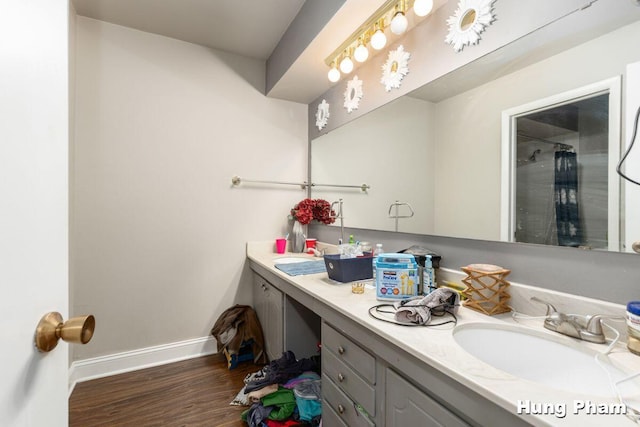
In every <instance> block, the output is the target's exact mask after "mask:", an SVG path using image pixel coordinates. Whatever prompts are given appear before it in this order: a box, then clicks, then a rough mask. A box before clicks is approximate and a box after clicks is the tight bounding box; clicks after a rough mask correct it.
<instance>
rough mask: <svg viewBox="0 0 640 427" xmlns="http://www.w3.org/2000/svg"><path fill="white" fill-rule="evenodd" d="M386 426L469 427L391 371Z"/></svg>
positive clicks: (388, 372) (388, 370) (386, 392)
mask: <svg viewBox="0 0 640 427" xmlns="http://www.w3.org/2000/svg"><path fill="white" fill-rule="evenodd" d="M386 374H387V375H386V384H385V395H386V400H385V407H386V416H385V426H387V427H405V426H421V427H437V426H447V427H462V426H468V424H467V423H465V422H463V421H462V420H461V419H460V418H458V417H456V416H455V415H453V414H452V413H451V412H450V411H448V410H447V409H446V408H445V407H444V406H442V405H440V404H439V403H437V402H436V401H434V400H433V399H432V398H430V397H429V396H428V395H426V394H425V393H423V392H422V391H420V390H419V389H417V388H416V387H414V386H413V385H412V384H411V383H409V382H408V381H407V380H405V379H404V378H402V377H401V376H400V375H398V374H397V373H396V372H395V371H394V370H392V369H391V368H387V370H386Z"/></svg>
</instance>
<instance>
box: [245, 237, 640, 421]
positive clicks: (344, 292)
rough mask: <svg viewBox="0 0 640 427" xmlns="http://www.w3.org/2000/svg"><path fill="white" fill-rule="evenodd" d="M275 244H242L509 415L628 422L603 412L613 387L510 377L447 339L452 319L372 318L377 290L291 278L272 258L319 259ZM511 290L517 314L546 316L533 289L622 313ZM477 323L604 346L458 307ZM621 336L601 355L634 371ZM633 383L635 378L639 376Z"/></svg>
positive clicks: (574, 308)
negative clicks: (279, 250)
mask: <svg viewBox="0 0 640 427" xmlns="http://www.w3.org/2000/svg"><path fill="white" fill-rule="evenodd" d="M273 246H274V244H273V242H250V243H248V244H247V257H248V258H249V259H250V260H252V261H253V262H255V263H258V264H260V265H261V266H262V267H264V268H266V269H268V270H269V271H271V272H272V273H273V274H275V275H277V276H278V277H280V278H282V279H283V280H285V281H287V282H288V283H290V284H291V285H293V286H295V287H296V288H298V289H300V290H301V291H303V292H306V293H308V294H309V295H310V296H313V297H314V298H315V299H316V300H317V301H320V302H322V303H324V304H326V305H327V306H329V307H330V308H331V309H333V310H335V311H337V312H339V313H341V314H343V315H345V316H347V317H349V318H350V319H352V320H353V321H354V322H357V323H358V324H360V325H362V326H364V327H365V328H367V329H368V330H370V331H371V333H374V334H377V335H378V336H379V337H381V338H383V339H384V340H386V341H388V342H389V343H390V344H394V345H396V346H398V347H400V348H402V349H404V350H405V351H407V352H408V353H410V354H411V355H413V356H415V357H416V358H418V359H419V360H421V361H422V362H424V363H425V364H427V365H429V366H431V367H433V368H434V369H437V370H438V371H440V372H442V373H444V374H445V375H447V376H448V377H450V378H452V379H453V380H455V381H457V382H459V383H461V384H463V385H464V386H466V387H468V388H469V389H472V390H473V391H475V392H477V393H478V394H481V395H482V396H484V397H486V398H487V399H488V400H490V401H492V402H494V403H495V404H496V405H499V406H501V407H502V408H504V409H506V410H507V411H509V412H511V413H518V411H519V410H518V408H519V407H520V412H521V414H520V416H521V417H522V418H523V419H524V420H525V421H526V422H528V423H530V424H532V425H538V426H549V425H551V426H556V425H562V426H565V425H566V426H598V427H601V426H603V425H606V426H618V425H620V426H631V425H634V422H633V421H631V420H630V419H629V418H628V417H626V416H625V415H619V414H611V413H602V412H615V410H616V409H618V407H617V406H616V405H618V404H619V401H618V399H616V398H615V397H614V396H613V392H612V393H611V397H606V396H604V397H603V396H595V395H589V394H578V393H574V392H568V391H564V390H560V389H556V388H552V387H550V386H544V385H541V384H539V383H536V382H533V381H527V380H524V379H521V378H518V377H515V376H513V375H511V374H508V373H506V372H503V371H501V370H499V369H496V368H494V367H492V366H491V365H489V364H486V363H484V362H482V361H480V360H479V359H477V358H475V357H474V356H472V355H471V354H469V353H467V352H466V351H465V350H464V349H463V348H462V347H460V345H458V343H457V342H456V341H455V339H454V338H453V330H454V326H452V325H445V326H437V327H429V328H415V327H405V326H399V325H394V324H390V323H386V322H383V321H380V320H377V319H374V318H373V317H371V316H370V315H369V309H370V308H371V307H372V306H375V305H377V304H380V303H381V301H378V300H377V299H376V295H375V294H376V293H375V289H374V288H373V287H372V286H367V287H365V291H364V293H363V294H354V293H352V292H351V284H349V283H339V282H335V281H333V280H331V279H329V277H328V275H327V273H317V274H309V275H304V276H289V275H287V274H286V273H284V272H282V271H280V270H279V269H277V268H275V266H274V259H276V258H279V257H291V256H296V257H308V258H309V259H310V260H313V259H316V260H318V259H320V258H314V257H312V256H311V255H306V254H292V253H285V254H276V253H274V252H275V251H274V247H273ZM320 246H321V244H320ZM440 270H441V271H439V273H440V274H441V275H443V276H444V275H448V277H447V280H450V281H456V280H458V279H459V278H461V277H464V274H461V272H455V271H445V270H443V269H440ZM510 293H511V303H512V304H511V305H512V307H514V309H515V310H517V311H518V312H521V313H527V311H528V312H529V313H527V314H537V315H538V316H539V315H542V314H544V307H541V306H539V305H538V306H535V304H533V305H534V306H533V307H530V306H531V305H532V303H529V299H530V297H531V296H532V295H535V296H539V297H540V298H542V299H546V300H548V301H552V302H553V304H554V305H555V306H556V308H557V309H558V310H559V311H564V310H563V307H571V310H569V311H565V312H570V313H578V314H600V313H608V314H612V315H617V316H621V315H624V312H625V307H624V306H622V305H617V304H612V303H607V302H603V301H598V300H591V299H588V298H584V297H579V296H573V295H568V294H562V293H559V292H555V291H545V290H543V289H540V288H532V287H528V286H526V285H520V284H515V283H511V287H510ZM594 310H596V311H594ZM478 322H480V323H492V324H497V325H500V324H501V325H514V324H518V325H520V326H522V327H526V328H533V329H535V330H536V333H537V334H548V335H549V337H550V338H551V339H553V340H555V341H561V342H564V343H566V344H567V345H570V346H573V347H575V346H583V347H585V348H586V349H591V350H593V351H597V352H602V351H604V350H605V349H606V347H607V345H605V344H590V343H587V342H584V341H579V340H575V339H572V338H569V337H565V336H563V335H561V334H558V333H555V332H551V331H548V330H546V329H545V328H544V327H543V326H542V320H541V319H527V318H526V317H522V318H521V317H518V319H517V320H515V319H514V318H513V317H512V316H511V315H510V314H503V315H497V316H487V315H484V314H482V313H480V312H477V311H474V310H471V309H468V308H466V307H460V308H459V310H458V313H457V325H464V324H471V323H478ZM618 323H620V325H617V326H618V329H621V330H622V331H623V332H624V323H621V322H618ZM607 335H609V334H607ZM624 339H625V336H624V335H623V336H622V337H621V340H620V342H619V343H618V344H616V346H615V347H614V349H613V351H612V352H611V353H610V354H609V355H608V356H605V357H608V358H609V359H610V361H611V362H612V363H613V364H614V365H615V366H617V367H619V368H621V369H623V370H624V371H625V372H629V373H635V372H639V373H640V357H638V356H635V355H633V354H632V353H630V352H629V351H628V350H627V349H626V344H625V343H626V341H624ZM638 381H639V382H638V384H640V380H638ZM639 387H640V385H639ZM603 394H608V393H603ZM625 399H626V400H625V401H626V402H628V403H630V404H631V405H633V406H634V407H637V408H640V396H628V397H627V396H625ZM583 404H584V405H586V408H580V406H581V405H583ZM587 408H591V410H590V411H588V410H587ZM536 412H543V413H536ZM589 412H591V413H589ZM593 412H600V413H593Z"/></svg>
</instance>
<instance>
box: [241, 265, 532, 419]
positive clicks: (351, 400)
mask: <svg viewBox="0 0 640 427" xmlns="http://www.w3.org/2000/svg"><path fill="white" fill-rule="evenodd" d="M251 268H252V269H253V270H254V273H255V275H254V276H255V280H254V289H253V297H254V305H255V308H256V311H257V313H258V316H259V317H260V322H261V323H262V328H263V329H264V334H265V341H266V342H265V344H266V347H267V354H268V356H269V358H270V359H271V360H273V359H275V358H278V357H280V356H281V354H280V353H281V352H282V351H283V350H284V349H286V350H293V349H295V351H294V352H295V354H296V357H298V358H301V357H309V356H310V355H312V354H314V353H316V354H317V348H316V344H317V342H318V341H320V337H321V338H322V352H321V358H322V395H323V403H322V404H323V407H322V411H323V425H326V426H327V427H329V426H338V427H340V426H348V427H371V426H375V425H378V426H389V427H393V426H396V427H406V426H420V427H423V426H441V425H445V426H453V427H458V426H465V425H470V426H477V427H488V426H491V427H518V426H527V425H529V423H527V422H526V420H525V419H523V418H520V417H519V416H517V415H516V414H514V413H512V412H509V411H507V410H505V409H503V408H500V407H498V406H497V405H496V404H495V403H493V402H491V401H489V400H487V399H486V398H485V397H484V396H482V395H480V394H478V393H477V392H475V391H473V390H471V389H469V388H468V387H467V386H465V385H464V384H462V383H460V382H458V381H455V380H453V379H451V378H450V377H448V376H447V375H446V374H444V373H442V372H440V371H438V370H437V369H434V368H433V367H431V366H429V365H428V364H426V363H425V362H424V361H422V360H420V359H419V358H416V357H415V356H414V355H411V354H409V353H407V352H406V351H405V350H404V349H402V348H401V347H398V346H396V345H394V344H392V343H391V342H390V341H389V340H388V339H386V338H384V337H382V336H380V335H378V334H375V333H372V331H371V329H369V328H367V327H366V326H365V325H362V324H361V323H360V322H358V321H355V320H354V319H352V318H351V317H350V316H349V315H348V313H343V312H340V311H338V310H336V309H334V308H332V307H330V306H329V305H327V304H325V303H323V302H322V301H320V300H319V299H318V298H316V297H315V296H314V295H312V294H310V293H308V292H307V291H306V290H305V289H303V288H300V287H298V286H296V285H293V284H291V283H289V282H288V281H287V280H283V279H282V278H281V277H278V276H277V275H275V274H274V273H273V272H271V271H269V270H268V269H267V268H265V267H264V266H262V265H261V264H260V263H257V262H252V263H251ZM416 334H417V336H419V335H420V331H419V330H417V331H416Z"/></svg>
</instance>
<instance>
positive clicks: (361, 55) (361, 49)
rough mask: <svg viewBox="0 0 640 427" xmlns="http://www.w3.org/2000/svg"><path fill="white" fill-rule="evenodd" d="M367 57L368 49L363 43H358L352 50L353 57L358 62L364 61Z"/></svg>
mask: <svg viewBox="0 0 640 427" xmlns="http://www.w3.org/2000/svg"><path fill="white" fill-rule="evenodd" d="M368 57H369V49H367V47H366V46H365V45H364V44H363V43H360V44H359V45H358V47H357V48H356V50H355V51H354V52H353V59H355V60H356V61H358V62H364V61H366V60H367V58H368Z"/></svg>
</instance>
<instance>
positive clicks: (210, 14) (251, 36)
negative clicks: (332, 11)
mask: <svg viewBox="0 0 640 427" xmlns="http://www.w3.org/2000/svg"><path fill="white" fill-rule="evenodd" d="M304 2H305V0H258V1H256V0H233V1H228V0H225V1H222V0H73V5H74V6H75V9H76V12H77V13H78V15H82V16H87V17H89V18H94V19H99V20H101V21H106V22H111V23H113V24H118V25H122V26H125V27H131V28H135V29H138V30H141V31H146V32H149V33H155V34H160V35H163V36H167V37H172V38H175V39H179V40H184V41H187V42H190V43H196V44H200V45H203V46H208V47H211V48H214V49H219V50H223V51H226V52H231V53H236V54H238V55H242V56H247V57H250V58H257V59H262V60H266V59H267V58H269V56H270V55H271V52H273V49H274V48H275V47H276V45H277V44H278V42H279V41H280V38H281V37H282V35H283V34H284V32H285V30H286V29H287V27H289V24H291V21H293V18H295V16H296V15H297V14H298V12H299V11H300V8H301V7H302V5H303V4H304Z"/></svg>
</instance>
